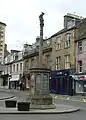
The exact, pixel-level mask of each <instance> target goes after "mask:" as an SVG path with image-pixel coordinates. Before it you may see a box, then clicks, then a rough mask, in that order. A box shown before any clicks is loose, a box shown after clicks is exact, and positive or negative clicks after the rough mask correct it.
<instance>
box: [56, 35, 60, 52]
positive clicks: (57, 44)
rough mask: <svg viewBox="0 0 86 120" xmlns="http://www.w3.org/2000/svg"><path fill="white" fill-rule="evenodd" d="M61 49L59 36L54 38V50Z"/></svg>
mask: <svg viewBox="0 0 86 120" xmlns="http://www.w3.org/2000/svg"><path fill="white" fill-rule="evenodd" d="M60 49H61V36H59V37H57V38H56V50H60Z"/></svg>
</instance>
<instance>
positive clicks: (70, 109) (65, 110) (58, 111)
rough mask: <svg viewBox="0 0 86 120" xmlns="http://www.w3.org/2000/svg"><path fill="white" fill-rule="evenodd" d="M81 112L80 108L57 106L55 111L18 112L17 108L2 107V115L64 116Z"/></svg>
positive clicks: (0, 111)
mask: <svg viewBox="0 0 86 120" xmlns="http://www.w3.org/2000/svg"><path fill="white" fill-rule="evenodd" d="M76 111H79V108H78V107H73V106H70V105H62V104H56V108H55V109H45V110H39V109H30V111H18V110H17V108H5V107H0V114H64V113H71V112H76Z"/></svg>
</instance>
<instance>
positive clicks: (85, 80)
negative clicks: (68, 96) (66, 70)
mask: <svg viewBox="0 0 86 120" xmlns="http://www.w3.org/2000/svg"><path fill="white" fill-rule="evenodd" d="M73 79H74V81H75V92H76V94H86V75H84V74H76V75H74V76H73Z"/></svg>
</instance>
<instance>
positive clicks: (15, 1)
mask: <svg viewBox="0 0 86 120" xmlns="http://www.w3.org/2000/svg"><path fill="white" fill-rule="evenodd" d="M41 12H45V16H44V20H45V26H44V37H49V36H51V35H52V34H54V33H56V32H57V31H58V30H60V29H62V28H63V16H64V15H65V14H66V13H74V12H76V14H78V15H80V16H83V17H85V16H86V0H82V1H79V0H0V21H2V22H5V23H6V24H7V27H6V43H7V44H8V49H9V50H10V49H20V46H22V45H23V43H26V42H28V43H29V44H32V43H34V42H35V39H36V36H39V18H38V17H39V14H40V13H41Z"/></svg>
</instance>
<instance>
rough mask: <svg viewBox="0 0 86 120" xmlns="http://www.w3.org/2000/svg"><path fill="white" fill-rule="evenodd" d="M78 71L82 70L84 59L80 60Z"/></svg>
mask: <svg viewBox="0 0 86 120" xmlns="http://www.w3.org/2000/svg"><path fill="white" fill-rule="evenodd" d="M80 62H81V64H80ZM78 71H79V72H82V60H79V61H78Z"/></svg>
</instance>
